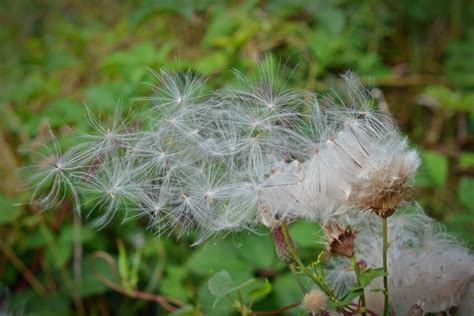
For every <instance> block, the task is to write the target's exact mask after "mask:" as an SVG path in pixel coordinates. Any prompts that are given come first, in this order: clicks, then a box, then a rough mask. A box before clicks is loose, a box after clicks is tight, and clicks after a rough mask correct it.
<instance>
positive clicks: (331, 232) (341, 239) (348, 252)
mask: <svg viewBox="0 0 474 316" xmlns="http://www.w3.org/2000/svg"><path fill="white" fill-rule="evenodd" d="M324 230H325V232H326V235H327V236H328V237H329V239H330V243H329V245H328V248H327V250H326V251H327V253H328V254H329V255H330V254H339V255H342V256H345V257H348V258H350V257H353V256H354V241H355V236H356V235H355V232H353V231H352V228H351V227H350V226H347V227H346V228H345V229H344V228H342V226H341V225H339V224H338V223H331V224H329V225H327V226H326V227H325V228H324Z"/></svg>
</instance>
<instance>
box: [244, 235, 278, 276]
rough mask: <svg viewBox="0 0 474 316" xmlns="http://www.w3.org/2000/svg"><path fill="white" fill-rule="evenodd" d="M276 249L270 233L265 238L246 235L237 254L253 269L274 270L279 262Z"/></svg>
mask: <svg viewBox="0 0 474 316" xmlns="http://www.w3.org/2000/svg"><path fill="white" fill-rule="evenodd" d="M274 248H275V247H274V245H273V241H272V239H271V236H270V234H269V233H267V234H266V235H264V236H261V235H256V234H246V235H244V236H243V238H242V240H241V246H240V247H237V248H236V252H238V254H239V256H240V257H242V258H243V259H244V260H245V263H246V264H247V265H249V266H250V267H251V268H273V267H275V265H276V264H277V262H278V259H277V257H276V254H275V250H274Z"/></svg>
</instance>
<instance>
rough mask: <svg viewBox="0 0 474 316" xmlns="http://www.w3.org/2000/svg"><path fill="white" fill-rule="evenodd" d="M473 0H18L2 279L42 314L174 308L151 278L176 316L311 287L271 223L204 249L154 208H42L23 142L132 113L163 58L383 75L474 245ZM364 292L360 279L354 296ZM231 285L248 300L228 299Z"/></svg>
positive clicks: (309, 253)
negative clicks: (152, 221)
mask: <svg viewBox="0 0 474 316" xmlns="http://www.w3.org/2000/svg"><path fill="white" fill-rule="evenodd" d="M466 3H467V2H466V1H457V0H456V1H453V5H451V4H448V3H447V2H446V1H442V0H436V1H429V0H423V1H417V2H414V1H408V0H403V1H392V0H384V1H373V0H364V1H347V0H331V1H325V0H317V1H299V0H298V1H285V0H274V1H255V0H248V1H212V0H206V1H185V0H182V1H181V0H180V1H177V0H169V1H129V2H122V3H120V4H119V3H114V4H109V3H105V2H103V3H101V2H99V3H97V4H88V3H86V2H84V3H82V2H81V4H80V5H78V4H77V3H75V2H71V1H66V2H64V3H63V2H58V1H52V0H51V1H50V0H47V1H39V2H38V1H36V2H31V3H30V2H25V1H12V0H8V1H2V2H1V3H0V11H1V13H3V14H2V19H3V20H2V22H4V23H2V25H3V26H4V27H2V28H1V29H0V39H1V40H2V46H1V48H0V58H1V60H2V66H1V69H2V71H1V72H0V80H1V83H2V84H1V85H0V176H1V178H2V181H1V182H0V234H1V236H2V238H1V239H2V241H1V243H2V250H1V253H0V283H2V284H3V285H4V286H5V287H8V288H10V290H11V291H12V302H13V303H14V304H13V305H14V306H18V308H19V309H22V308H24V309H25V312H26V313H27V314H30V313H33V312H34V314H35V315H50V314H51V312H54V313H56V314H58V315H59V314H60V315H73V314H77V313H78V312H77V311H78V305H77V304H78V301H79V302H82V304H84V305H85V309H86V314H91V315H95V314H100V313H103V311H104V309H105V310H107V313H109V314H114V315H134V314H150V315H158V314H159V315H162V314H164V313H165V310H164V309H163V308H162V307H160V306H159V305H158V304H157V303H156V302H155V301H152V300H151V301H150V300H143V299H139V298H134V297H132V296H131V295H130V293H131V292H132V291H135V290H140V291H144V292H147V293H153V294H157V295H164V296H167V297H173V298H176V299H179V300H181V301H182V302H183V303H184V305H183V306H182V307H181V308H179V309H178V310H176V311H175V312H174V313H172V314H173V315H199V314H204V315H219V316H221V315H232V314H233V313H235V310H236V309H235V307H236V305H235V302H236V301H238V294H237V293H236V289H238V290H240V291H241V294H242V296H243V301H244V303H245V304H246V306H252V310H271V309H276V308H280V307H282V306H285V305H289V304H294V303H297V302H299V301H300V300H301V298H302V296H303V292H302V291H301V289H300V288H299V286H298V283H297V282H296V281H295V278H294V276H293V275H292V274H290V273H288V272H287V271H286V268H285V266H284V264H283V263H281V262H279V260H278V259H277V257H276V255H275V252H274V250H273V241H272V239H271V237H270V234H269V233H268V232H267V231H264V230H262V231H258V234H249V233H236V234H233V235H232V236H227V237H226V238H223V237H218V238H216V239H215V240H213V241H211V242H209V243H208V244H206V245H202V246H198V247H194V248H191V247H190V243H189V241H188V240H187V239H186V237H184V238H183V239H182V240H180V241H174V238H173V237H174V236H170V237H169V238H167V237H163V238H161V239H158V238H156V237H155V236H153V234H152V232H150V231H147V230H146V227H145V224H144V223H142V222H141V221H140V220H139V219H137V220H136V221H134V222H130V223H126V224H121V222H120V219H114V220H113V221H112V222H111V223H110V224H109V225H108V226H107V227H106V228H105V229H103V230H101V231H96V230H94V229H93V228H92V227H91V225H90V223H91V222H92V221H93V220H94V217H95V215H94V214H91V215H88V214H89V211H90V210H88V209H87V207H86V208H85V209H84V210H83V214H82V215H83V217H82V218H83V219H84V221H83V222H81V221H79V220H78V218H76V219H74V215H73V214H72V211H71V205H70V203H69V202H68V200H67V199H66V201H65V202H64V203H63V205H61V206H60V207H59V208H58V209H56V210H51V211H49V212H46V213H39V212H38V211H37V210H36V209H35V208H34V207H32V206H29V205H28V201H29V195H28V193H25V192H19V191H18V190H17V188H18V187H19V186H20V182H21V181H20V180H21V179H20V178H19V176H18V173H16V171H15V170H16V169H17V168H18V167H20V166H22V165H25V164H29V163H31V162H32V160H33V155H32V154H31V153H30V152H25V151H22V150H21V149H25V148H26V149H32V150H34V151H38V150H39V147H38V142H40V141H41V140H42V139H43V138H45V137H46V136H47V129H46V122H48V123H49V125H50V126H51V128H52V129H53V130H54V131H55V133H56V134H58V135H60V137H59V142H60V143H61V144H64V143H67V142H68V141H69V139H70V136H71V133H72V132H71V128H74V129H79V130H81V131H85V130H87V129H88V126H87V124H86V120H85V114H84V110H85V109H84V104H85V105H87V106H88V107H90V108H91V109H92V110H93V111H94V112H97V113H99V112H100V113H102V114H103V116H104V118H107V116H108V115H109V114H111V113H113V111H115V109H116V107H117V105H118V104H120V105H121V106H122V107H123V108H125V110H126V111H133V110H134V109H136V108H137V107H142V106H146V104H144V103H145V102H143V101H140V100H137V99H136V98H137V97H147V96H151V95H152V93H153V92H152V90H153V89H152V88H151V87H150V84H156V83H155V82H154V79H153V75H152V74H151V72H150V70H157V69H159V68H166V69H177V70H184V69H190V70H191V71H193V72H202V73H203V74H204V75H205V76H206V77H209V78H210V77H218V78H219V80H214V81H211V84H213V85H224V84H225V83H226V82H228V81H229V80H233V79H232V76H231V75H230V74H229V73H230V71H229V70H230V69H233V68H238V69H239V70H241V71H243V72H245V73H255V69H256V65H257V63H256V61H257V60H261V59H263V58H264V57H265V56H266V55H271V56H273V57H274V58H273V61H274V62H275V63H278V62H281V63H282V64H283V68H284V70H285V71H287V72H288V73H289V74H291V76H290V78H289V79H288V80H287V82H286V84H287V85H289V86H290V87H296V88H305V89H309V90H318V91H322V92H323V91H325V90H328V89H330V88H332V87H333V86H337V82H336V80H335V78H336V77H337V75H339V74H340V73H342V72H343V71H345V70H346V69H352V70H354V71H355V72H357V73H359V74H360V75H361V76H362V79H363V81H365V83H368V84H369V86H376V87H380V88H381V91H382V92H383V97H384V99H386V101H387V103H388V105H389V107H390V110H391V111H392V112H394V114H395V116H396V118H397V119H398V120H399V122H400V125H401V128H402V129H403V130H404V131H405V132H407V133H408V134H409V135H410V138H411V140H412V141H413V142H414V143H415V144H416V145H417V146H418V147H419V148H420V151H421V155H422V165H421V168H420V172H419V175H418V177H417V179H416V181H415V186H416V192H415V194H416V198H417V199H420V200H421V201H422V203H423V204H424V207H425V208H426V209H427V210H428V211H429V212H432V213H434V214H436V216H437V217H439V218H440V219H442V220H443V221H444V222H445V223H446V224H447V225H448V229H449V230H450V231H454V232H456V233H458V234H459V235H460V237H461V238H463V239H465V240H467V241H468V242H469V243H470V245H471V246H472V245H474V236H473V234H472V227H473V226H474V210H473V205H474V201H473V196H474V195H473V194H472V192H474V181H473V178H472V174H473V170H474V169H473V168H474V158H473V157H474V154H473V152H472V150H473V149H472V144H473V142H474V140H473V138H472V134H473V133H472V132H473V131H474V114H473V113H474V97H473V95H474V90H473V89H474V78H473V73H474V70H473V69H474V59H473V58H472V55H473V54H472V51H473V47H474V28H473V27H472V25H470V24H469V22H470V21H472V20H473V19H474V12H473V11H472V8H471V9H469V8H468V7H463V6H462V4H466ZM466 6H467V5H466ZM377 100H378V99H377ZM420 100H421V101H420ZM423 105H427V106H426V107H424V106H423ZM433 135H434V136H433ZM463 135H464V136H463ZM290 232H291V235H292V236H293V238H294V240H295V243H296V244H297V245H298V247H299V251H300V252H301V254H302V256H303V259H304V260H308V261H312V260H315V259H316V258H315V256H316V255H317V254H318V253H320V251H321V250H323V249H324V245H323V243H322V238H323V237H322V236H323V233H322V230H321V227H320V226H319V225H317V224H312V223H295V224H293V225H291V227H290ZM5 251H11V253H13V254H14V256H15V258H17V259H18V260H17V261H15V259H14V258H12V257H11V256H6V255H5V254H6V252H5ZM18 262H20V265H19V263H18ZM22 266H24V267H25V268H26V269H28V271H30V272H31V274H32V275H33V276H34V278H35V279H36V280H37V282H38V283H39V284H40V286H42V287H43V288H44V289H43V290H44V292H45V293H44V294H42V292H41V291H42V290H41V288H39V289H38V287H37V286H36V287H35V286H33V285H32V283H31V282H32V281H31V280H28V279H27V278H26V277H25V270H23V269H21V267H22ZM219 271H221V272H219ZM378 277H381V272H380V271H379V270H378V269H373V270H366V271H363V272H362V274H361V281H362V283H363V285H364V284H368V283H370V282H371V281H372V280H374V279H375V278H378ZM210 278H211V279H210ZM104 280H109V281H111V282H113V283H114V284H116V285H118V286H119V287H121V289H122V290H123V292H121V293H119V292H118V291H117V290H114V289H112V288H111V286H110V284H106V283H104ZM250 280H253V281H250ZM300 281H301V282H302V283H303V285H306V283H305V282H307V280H306V279H304V278H301V280H300ZM33 282H34V281H33ZM208 284H209V285H212V286H208ZM74 293H77V296H79V299H77V298H75V294H74ZM124 293H125V294H124ZM127 293H128V294H127ZM223 293H226V294H223ZM360 294H361V291H360V288H353V289H352V290H351V291H350V292H349V293H348V294H347V295H346V297H344V299H343V300H345V301H350V300H351V299H353V298H357V297H358V296H359V295H360ZM226 295H229V296H231V297H232V304H229V302H228V301H227V300H226V299H221V298H223V297H224V296H226ZM216 299H217V300H216ZM213 305H215V307H214V308H213ZM237 305H238V304H237ZM22 306H23V307H22ZM237 307H238V306H237ZM298 312H299V311H298V309H297V308H296V309H291V310H288V311H286V312H284V314H287V315H291V314H296V315H297V314H298ZM170 314H171V313H170Z"/></svg>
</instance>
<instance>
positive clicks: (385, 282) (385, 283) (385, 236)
mask: <svg viewBox="0 0 474 316" xmlns="http://www.w3.org/2000/svg"><path fill="white" fill-rule="evenodd" d="M382 223H383V271H384V272H385V274H384V276H383V288H384V291H383V293H384V296H385V300H384V308H383V314H384V316H388V315H389V314H390V313H389V303H388V264H387V250H388V227H387V218H386V217H382Z"/></svg>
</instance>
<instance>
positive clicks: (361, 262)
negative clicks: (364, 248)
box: [357, 260, 367, 271]
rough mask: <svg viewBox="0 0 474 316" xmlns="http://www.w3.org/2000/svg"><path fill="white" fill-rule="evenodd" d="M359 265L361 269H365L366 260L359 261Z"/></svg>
mask: <svg viewBox="0 0 474 316" xmlns="http://www.w3.org/2000/svg"><path fill="white" fill-rule="evenodd" d="M357 265H358V266H359V269H360V270H361V271H364V270H365V269H367V262H365V261H364V260H359V261H357Z"/></svg>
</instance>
